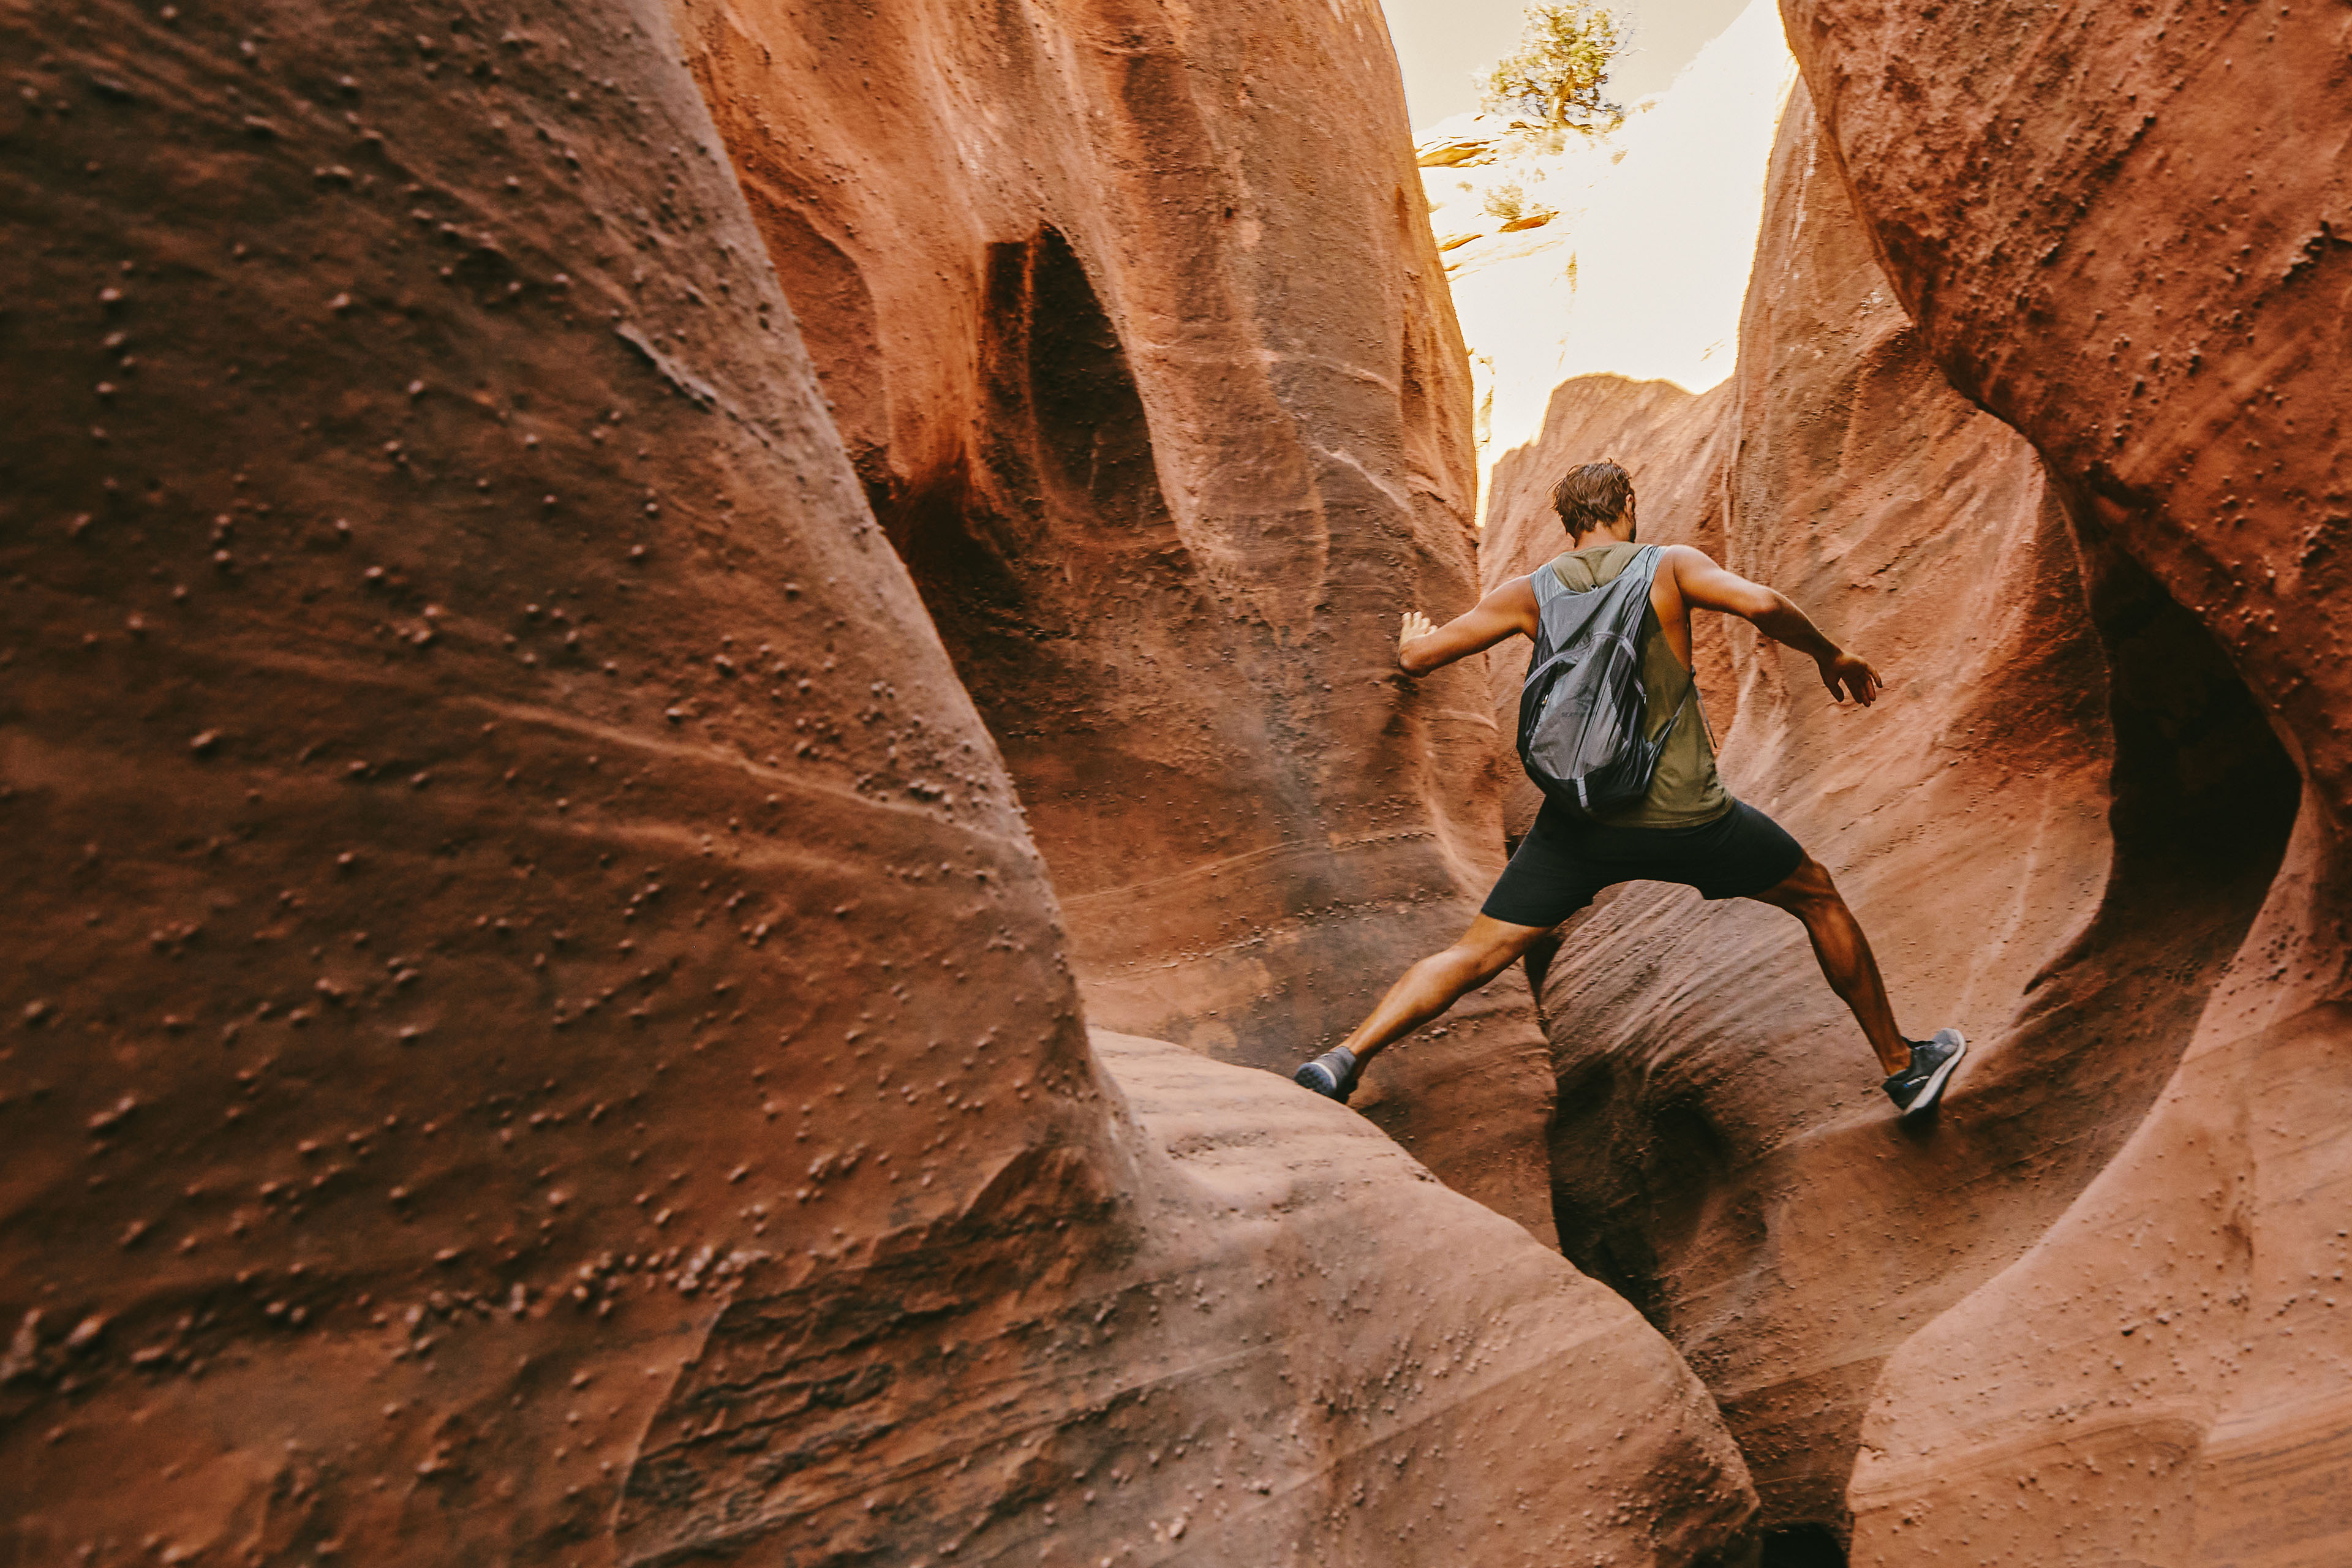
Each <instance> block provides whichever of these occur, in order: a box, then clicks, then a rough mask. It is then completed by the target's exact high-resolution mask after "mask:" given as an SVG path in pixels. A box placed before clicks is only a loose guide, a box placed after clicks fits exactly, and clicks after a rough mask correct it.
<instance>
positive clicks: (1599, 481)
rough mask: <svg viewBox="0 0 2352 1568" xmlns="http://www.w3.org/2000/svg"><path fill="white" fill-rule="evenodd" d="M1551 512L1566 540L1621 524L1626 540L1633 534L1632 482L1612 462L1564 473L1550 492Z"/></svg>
mask: <svg viewBox="0 0 2352 1568" xmlns="http://www.w3.org/2000/svg"><path fill="white" fill-rule="evenodd" d="M1551 509H1552V510H1554V511H1556V512H1558V513H1559V522H1560V526H1561V527H1562V528H1565V529H1567V530H1568V536H1569V537H1570V539H1581V538H1583V537H1584V536H1585V535H1586V534H1588V533H1591V531H1593V530H1595V529H1599V528H1606V527H1608V526H1609V525H1610V524H1611V523H1613V522H1615V521H1617V520H1618V519H1620V518H1622V519H1624V520H1625V532H1626V537H1627V538H1628V539H1631V538H1632V537H1633V479H1631V478H1630V477H1629V476H1628V475H1627V474H1626V472H1625V470H1624V469H1622V468H1619V467H1618V466H1617V465H1616V463H1615V462H1614V461H1612V459H1610V458H1601V461H1599V462H1597V463H1586V464H1583V465H1581V466H1580V467H1578V468H1570V469H1569V470H1568V473H1567V474H1566V475H1565V476H1564V477H1563V478H1562V479H1560V481H1559V483H1558V484H1556V485H1554V486H1552V488H1551Z"/></svg>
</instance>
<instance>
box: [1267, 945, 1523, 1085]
mask: <svg viewBox="0 0 2352 1568" xmlns="http://www.w3.org/2000/svg"><path fill="white" fill-rule="evenodd" d="M1551 929H1552V928H1551V927H1549V926H1523V925H1513V924H1512V923H1511V922H1510V921H1498V920H1496V919H1495V918H1494V917H1493V916H1491V915H1480V916H1479V917H1478V918H1477V919H1475V920H1474V921H1471V922H1470V929H1469V930H1467V931H1464V932H1463V933H1462V934H1461V935H1460V936H1459V937H1457V938H1455V939H1454V944H1453V945H1452V946H1451V947H1448V948H1446V949H1444V951H1443V952H1433V953H1431V954H1430V955H1429V956H1428V957H1427V958H1424V959H1423V960H1422V961H1421V962H1420V963H1416V964H1414V965H1413V966H1412V968H1411V969H1408V970H1406V971H1405V972H1404V973H1403V975H1402V977H1401V978H1399V979H1398V981H1397V983H1396V984H1393V985H1391V986H1390V987H1389V990H1388V994H1387V995H1385V996H1383V997H1381V1004H1380V1005H1379V1006H1377V1007H1375V1008H1373V1009H1372V1012H1371V1016H1370V1017H1368V1018H1366V1019H1365V1020H1364V1021H1363V1022H1362V1023H1360V1024H1359V1025H1357V1026H1356V1027H1355V1031H1354V1032H1353V1033H1352V1034H1350V1035H1349V1037H1347V1038H1346V1039H1344V1040H1342V1041H1340V1042H1339V1047H1338V1048H1336V1049H1334V1050H1328V1051H1326V1052H1324V1053H1323V1054H1322V1055H1321V1056H1319V1057H1317V1058H1315V1059H1314V1060H1313V1061H1311V1062H1308V1063H1307V1065H1306V1066H1305V1067H1303V1068H1299V1069H1298V1071H1297V1074H1296V1075H1295V1076H1296V1078H1297V1081H1298V1082H1300V1083H1303V1084H1305V1085H1306V1086H1307V1088H1309V1089H1313V1090H1314V1091H1315V1092H1316V1093H1318V1094H1320V1095H1326V1096H1328V1097H1329V1098H1330V1099H1333V1100H1346V1099H1347V1098H1348V1096H1349V1092H1351V1091H1352V1090H1353V1089H1354V1088H1355V1086H1356V1075H1357V1074H1358V1073H1360V1072H1361V1071H1362V1070H1363V1067H1364V1064H1365V1063H1366V1062H1368V1061H1370V1060H1371V1059H1372V1058H1373V1057H1375V1056H1377V1055H1379V1054H1380V1053H1381V1051H1382V1050H1384V1049H1386V1048H1387V1047H1389V1046H1391V1045H1392V1044H1394V1043H1395V1042H1396V1041H1398V1040H1401V1039H1402V1038H1404V1037H1406V1036H1407V1035H1410V1034H1412V1032H1413V1031H1414V1030H1415V1029H1418V1028H1420V1027H1421V1026H1423V1024H1426V1023H1428V1022H1429V1021H1430V1020H1431V1019H1432V1018H1435V1017H1437V1016H1440V1015H1442V1014H1443V1013H1444V1011H1445V1010H1446V1009H1447V1008H1448V1007H1451V1006H1453V1005H1454V1003H1456V1002H1458V1001H1460V1000H1461V999H1462V998H1463V997H1464V996H1466V995H1468V994H1470V993H1471V992H1473V991H1475V990H1476V989H1478V987H1480V986H1481V985H1484V984H1486V982H1488V981H1489V980H1492V979H1494V978H1495V976H1496V975H1497V974H1500V973H1503V971H1504V970H1506V969H1508V968H1509V967H1510V966H1511V965H1512V963H1515V962H1517V959H1518V957H1519V955H1520V954H1522V953H1524V952H1527V951H1528V948H1530V947H1532V946H1534V945H1535V944H1536V942H1538V940H1540V939H1541V938H1542V937H1543V936H1544V935H1545V934H1546V933H1548V932H1549V931H1550V930H1551Z"/></svg>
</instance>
